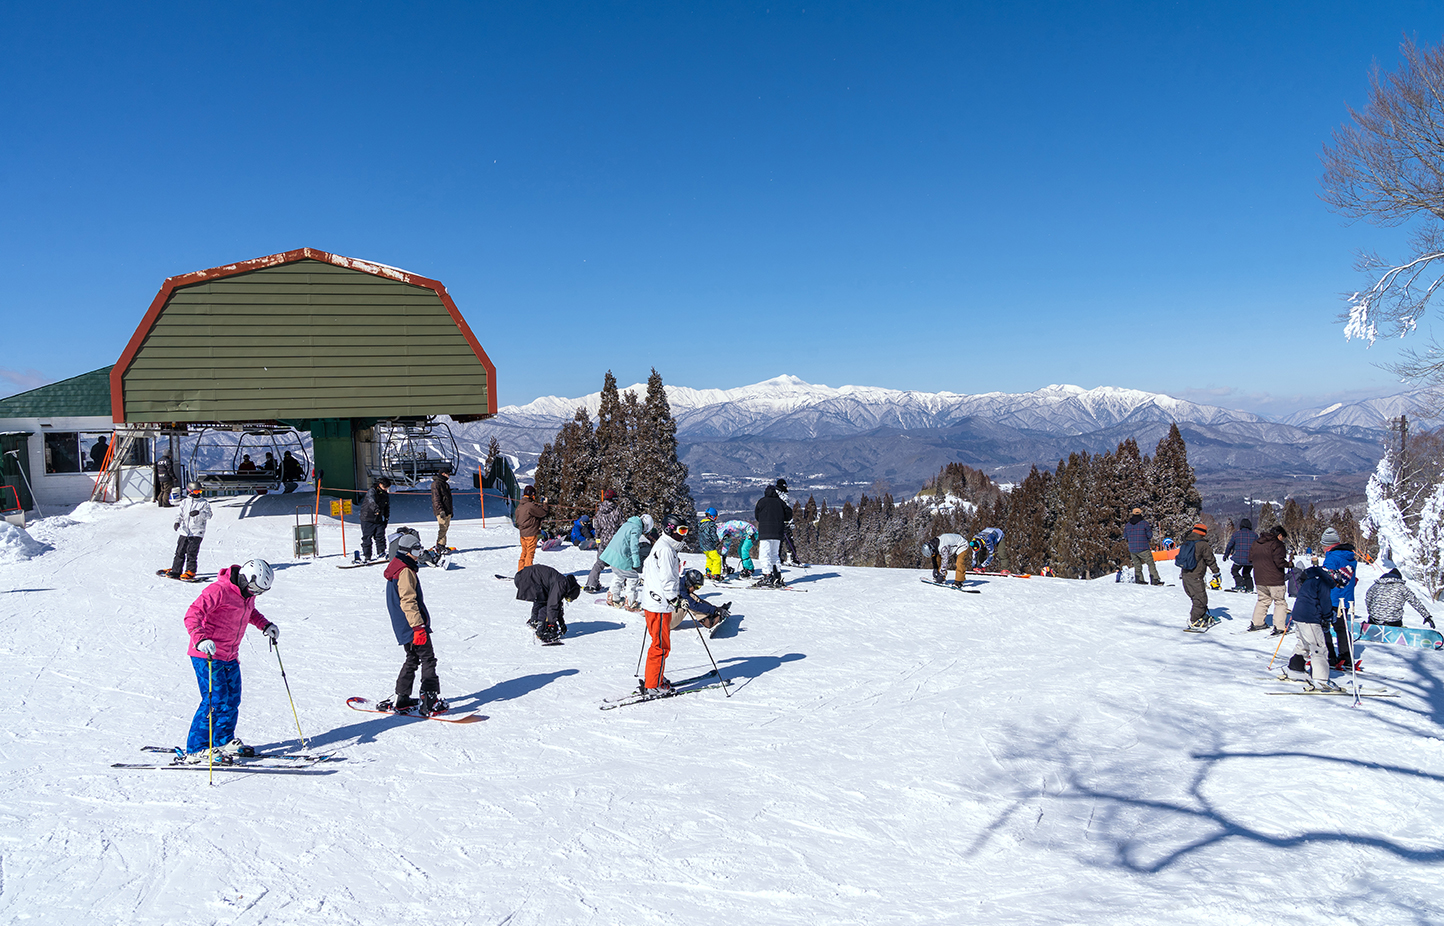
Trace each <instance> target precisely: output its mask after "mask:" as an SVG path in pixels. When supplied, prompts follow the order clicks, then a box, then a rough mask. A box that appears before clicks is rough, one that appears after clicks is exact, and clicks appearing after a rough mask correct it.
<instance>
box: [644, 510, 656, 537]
mask: <svg viewBox="0 0 1444 926" xmlns="http://www.w3.org/2000/svg"><path fill="white" fill-rule="evenodd" d="M653 526H654V525H653V524H652V516H651V515H649V514H644V515H642V533H644V534H650V533H651V532H652V527H653Z"/></svg>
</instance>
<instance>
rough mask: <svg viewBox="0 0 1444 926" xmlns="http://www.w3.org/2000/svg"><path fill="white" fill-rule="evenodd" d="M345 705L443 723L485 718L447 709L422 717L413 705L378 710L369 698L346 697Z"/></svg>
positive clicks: (480, 715)
mask: <svg viewBox="0 0 1444 926" xmlns="http://www.w3.org/2000/svg"><path fill="white" fill-rule="evenodd" d="M346 706H347V707H349V708H351V710H353V711H365V712H366V713H368V714H395V715H397V716H399V717H416V718H418V719H420V720H440V721H442V722H443V723H479V722H481V721H483V720H486V719H487V717H486V715H485V714H478V713H477V712H476V711H466V712H464V713H459V714H456V713H452V712H451V711H449V710H448V711H447V712H445V713H443V714H432V715H430V716H428V717H422V716H421V715H420V714H418V713H416V709H415V708H414V707H413V708H407V709H406V710H404V711H383V710H378V709H377V708H376V702H375V701H372V700H371V699H370V698H347V699H346Z"/></svg>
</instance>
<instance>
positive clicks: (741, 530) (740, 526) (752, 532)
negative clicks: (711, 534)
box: [717, 521, 757, 579]
mask: <svg viewBox="0 0 1444 926" xmlns="http://www.w3.org/2000/svg"><path fill="white" fill-rule="evenodd" d="M717 537H718V538H719V540H720V541H721V550H722V572H723V574H724V575H725V574H726V572H727V551H728V550H730V549H731V548H732V544H733V543H736V544H737V558H738V559H739V560H741V561H742V572H741V575H742V578H744V579H746V578H750V577H751V576H752V551H753V550H754V549H756V548H757V528H755V527H753V526H752V522H751V521H723V522H722V523H721V524H719V525H717Z"/></svg>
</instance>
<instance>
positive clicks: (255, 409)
mask: <svg viewBox="0 0 1444 926" xmlns="http://www.w3.org/2000/svg"><path fill="white" fill-rule="evenodd" d="M124 383H125V412H126V418H127V420H129V421H211V420H216V421H248V420H271V419H280V418H328V417H338V418H351V417H377V418H390V417H399V416H410V415H436V414H451V415H473V414H486V413H487V411H488V403H487V388H488V385H489V384H488V383H487V375H486V368H485V367H483V366H482V365H481V362H480V361H479V360H478V359H477V356H476V354H475V353H474V352H473V351H472V349H471V346H470V345H469V344H468V343H467V340H466V338H465V337H464V336H463V334H462V332H461V330H460V329H459V328H458V327H457V325H456V322H455V321H453V320H452V318H451V315H450V314H449V313H448V312H447V310H446V307H445V306H444V305H443V304H442V302H441V299H440V298H439V297H438V296H437V294H436V292H434V291H433V290H431V289H427V288H425V287H422V286H413V285H411V284H409V283H402V282H399V281H396V280H391V279H386V278H384V277H379V276H375V275H372V274H368V273H361V272H359V271H355V270H349V269H346V268H343V267H337V266H333V265H331V264H327V263H323V262H321V261H317V260H301V261H297V262H294V263H288V264H282V265H280V266H276V267H268V268H266V269H263V270H255V271H251V272H248V273H240V274H236V275H234V276H227V277H222V278H219V279H214V280H209V281H207V282H203V283H197V284H193V285H190V286H183V287H180V288H177V289H176V290H175V292H173V293H172V294H171V297H170V299H169V301H168V302H167V303H166V305H165V308H164V310H163V311H162V312H161V313H160V316H159V317H158V318H157V319H156V322H155V325H154V326H153V327H152V328H151V331H150V333H149V334H148V335H147V336H146V338H145V341H144V343H143V344H142V346H141V347H140V350H139V351H138V352H137V353H136V355H135V358H134V360H133V361H132V362H131V365H130V367H129V369H128V370H126V371H125V373H124Z"/></svg>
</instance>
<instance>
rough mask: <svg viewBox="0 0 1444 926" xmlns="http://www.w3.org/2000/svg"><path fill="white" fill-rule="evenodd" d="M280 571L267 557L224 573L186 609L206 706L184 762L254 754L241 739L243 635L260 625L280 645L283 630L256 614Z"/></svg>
mask: <svg viewBox="0 0 1444 926" xmlns="http://www.w3.org/2000/svg"><path fill="white" fill-rule="evenodd" d="M273 581H275V572H274V571H273V570H272V569H271V565H270V563H267V562H266V561H265V560H263V559H251V560H246V562H244V563H242V564H241V565H239V566H231V567H230V568H228V569H222V570H221V573H220V575H218V576H216V580H215V581H214V582H212V583H210V584H209V585H207V586H206V588H205V591H203V592H201V594H200V597H199V598H197V599H196V600H195V602H194V603H193V604H192V605H191V606H190V608H189V609H187V611H186V616H185V625H186V632H187V633H188V634H189V635H190V649H189V650H188V652H187V655H189V656H190V657H191V666H192V667H193V668H194V669H195V673H196V681H197V682H198V683H199V684H200V689H201V704H200V707H198V708H196V713H195V716H194V717H193V718H192V719H191V728H190V733H189V735H188V736H187V737H186V744H185V748H184V750H183V751H182V750H177V751H178V752H183V756H182V758H184V759H185V760H186V761H188V762H204V761H206V760H207V759H209V758H212V757H214V758H216V759H219V760H221V761H226V760H228V759H229V758H230V757H232V756H236V755H251V754H252V750H251V748H250V747H249V746H247V745H246V744H245V743H242V742H241V741H240V739H238V738H237V737H236V721H237V719H238V718H239V716H240V709H241V664H240V661H239V658H238V655H239V652H240V645H241V637H243V636H245V633H246V627H247V625H252V626H255V627H256V628H257V629H258V630H260V631H261V632H262V633H264V634H265V635H266V637H267V638H268V639H270V640H271V641H272V642H275V641H276V640H277V639H278V638H279V637H280V636H281V628H279V627H277V626H276V625H275V624H274V623H272V622H271V621H269V620H267V619H266V617H265V615H263V614H261V612H260V611H258V610H256V598H257V597H259V596H260V595H262V594H264V593H265V592H266V591H267V590H269V589H270V587H271V583H272V582H273Z"/></svg>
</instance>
